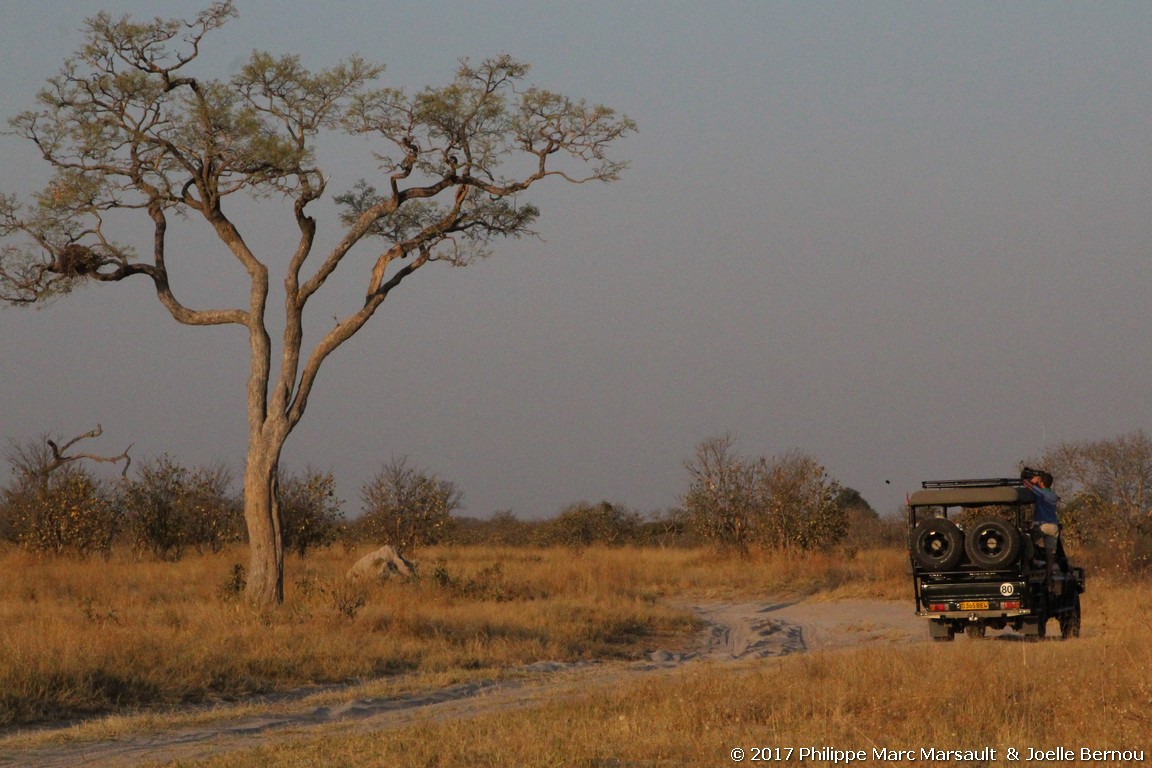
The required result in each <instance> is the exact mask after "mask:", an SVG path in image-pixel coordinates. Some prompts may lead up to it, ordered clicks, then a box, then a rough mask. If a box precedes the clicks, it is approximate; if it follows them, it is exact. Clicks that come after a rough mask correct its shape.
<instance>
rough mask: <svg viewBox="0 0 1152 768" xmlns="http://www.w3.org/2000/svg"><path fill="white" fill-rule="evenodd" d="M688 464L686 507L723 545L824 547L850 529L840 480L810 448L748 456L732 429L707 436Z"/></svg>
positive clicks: (703, 531) (703, 532) (707, 535)
mask: <svg viewBox="0 0 1152 768" xmlns="http://www.w3.org/2000/svg"><path fill="white" fill-rule="evenodd" d="M685 468H686V469H687V470H688V472H689V474H690V476H691V483H690V485H689V487H688V492H687V493H686V494H685V496H684V509H685V511H686V512H687V514H688V516H689V518H690V519H691V521H692V525H693V527H694V528H695V530H696V532H697V533H698V534H699V535H700V536H701V537H703V538H704V539H705V540H707V541H711V542H713V543H715V544H718V545H720V546H722V547H734V548H736V549H738V550H740V551H741V552H746V551H747V550H748V547H749V545H751V544H759V545H760V546H763V547H767V548H769V549H793V548H799V549H823V548H827V547H830V546H832V545H834V544H836V543H837V542H839V541H840V540H841V539H843V538H844V535H845V533H846V532H847V528H848V515H847V512H846V509H845V506H843V505H842V504H840V503H838V499H839V497H840V493H841V486H840V484H839V483H837V482H836V481H835V480H831V479H830V478H829V477H828V475H827V472H826V471H825V469H824V467H823V466H822V465H821V464H820V463H819V462H817V461H816V460H815V459H814V458H812V457H811V456H808V455H807V454H804V453H800V452H790V453H786V454H784V455H782V456H779V457H774V458H773V459H771V460H769V459H767V458H764V457H762V456H761V457H758V458H744V457H741V456H737V455H735V454H734V453H733V452H732V438H731V437H729V436H727V435H725V436H723V437H714V438H710V439H708V440H705V441H704V442H702V443H700V445H698V446H697V448H696V455H695V457H694V458H693V459H691V460H689V461H688V462H686V463H685Z"/></svg>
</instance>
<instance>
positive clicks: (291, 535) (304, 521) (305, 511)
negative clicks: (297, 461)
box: [280, 467, 344, 557]
mask: <svg viewBox="0 0 1152 768" xmlns="http://www.w3.org/2000/svg"><path fill="white" fill-rule="evenodd" d="M342 504H343V502H342V501H340V499H338V498H337V497H336V478H335V477H333V476H332V473H331V472H319V471H317V470H315V469H312V468H311V467H309V468H307V469H305V470H304V472H303V473H302V474H300V475H296V474H293V475H289V476H288V478H287V479H286V480H284V482H282V483H281V484H280V514H281V516H282V517H283V527H282V528H281V534H282V535H283V537H284V550H285V551H289V552H295V553H296V554H298V555H299V556H300V557H304V555H305V554H306V553H307V552H308V550H309V549H312V548H315V547H327V546H329V545H331V544H332V542H334V541H336V536H337V534H339V533H340V524H341V521H343V519H344V512H343V510H342V509H341V505H342Z"/></svg>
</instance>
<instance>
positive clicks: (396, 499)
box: [360, 458, 462, 552]
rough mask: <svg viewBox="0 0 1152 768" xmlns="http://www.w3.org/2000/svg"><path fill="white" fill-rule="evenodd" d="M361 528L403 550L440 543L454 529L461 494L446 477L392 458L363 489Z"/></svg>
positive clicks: (379, 540)
mask: <svg viewBox="0 0 1152 768" xmlns="http://www.w3.org/2000/svg"><path fill="white" fill-rule="evenodd" d="M360 497H361V499H362V501H363V502H364V507H363V510H364V519H363V521H362V523H361V528H362V530H364V531H366V532H367V534H368V535H369V536H370V537H372V539H373V540H374V541H375V542H376V543H379V544H391V545H392V546H393V547H395V548H396V549H397V550H398V551H400V552H406V551H409V550H411V549H415V548H416V547H421V546H428V545H431V544H437V543H440V542H441V541H443V540H444V539H445V537H446V536H447V535H448V533H449V532H450V531H451V530H452V527H453V524H454V521H453V519H452V513H453V512H454V511H455V510H457V509H459V508H460V503H461V500H462V494H461V493H460V491H458V490H457V489H456V486H455V485H453V484H452V483H450V482H448V481H447V480H440V479H439V478H437V477H436V475H434V474H430V473H429V472H427V471H425V470H423V469H418V468H415V467H411V466H409V465H408V460H407V458H400V459H393V460H392V461H391V462H389V463H388V464H385V465H384V466H383V467H382V468H381V469H380V471H379V472H378V473H376V476H375V477H374V478H373V479H372V480H370V481H369V482H367V483H365V484H364V486H363V487H362V488H361V490H360Z"/></svg>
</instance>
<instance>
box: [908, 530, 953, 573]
mask: <svg viewBox="0 0 1152 768" xmlns="http://www.w3.org/2000/svg"><path fill="white" fill-rule="evenodd" d="M908 549H909V551H910V552H911V553H912V559H913V560H915V561H916V563H917V564H918V565H919V566H920V567H921V568H923V569H924V570H926V571H947V570H950V569H952V568H955V567H956V566H957V565H959V564H960V561H961V560H963V559H964V534H963V532H962V531H961V530H960V529H959V528H958V527H957V526H956V523H954V522H952V521H951V520H948V519H947V518H944V517H931V518H928V519H926V520H921V521H920V522H919V523H917V524H916V527H915V528H913V529H912V533H911V535H910V536H909V539H908Z"/></svg>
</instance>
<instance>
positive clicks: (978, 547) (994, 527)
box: [964, 517, 1021, 568]
mask: <svg viewBox="0 0 1152 768" xmlns="http://www.w3.org/2000/svg"><path fill="white" fill-rule="evenodd" d="M1020 539H1021V537H1020V531H1018V530H1017V529H1016V526H1014V525H1012V524H1011V523H1009V522H1008V521H1007V520H1002V519H1000V518H999V517H989V518H985V519H983V520H977V521H976V522H975V523H973V524H972V525H970V526H968V533H967V535H966V536H965V537H964V549H965V551H967V553H968V559H969V560H971V561H972V562H973V563H975V564H976V565H979V566H981V567H984V568H1002V567H1004V566H1006V565H1008V564H1009V563H1011V562H1013V561H1014V560H1015V559H1016V557H1017V555H1019V554H1020Z"/></svg>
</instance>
